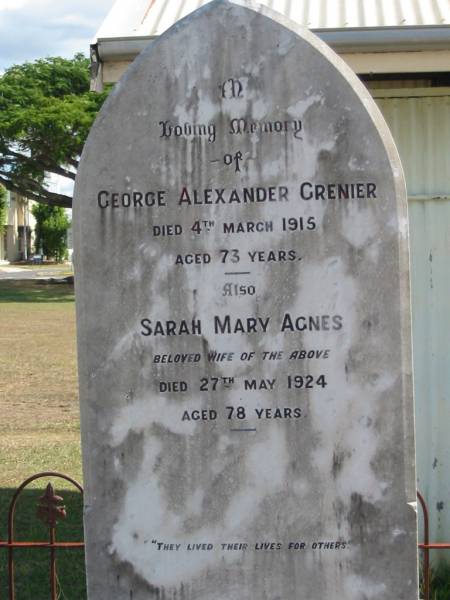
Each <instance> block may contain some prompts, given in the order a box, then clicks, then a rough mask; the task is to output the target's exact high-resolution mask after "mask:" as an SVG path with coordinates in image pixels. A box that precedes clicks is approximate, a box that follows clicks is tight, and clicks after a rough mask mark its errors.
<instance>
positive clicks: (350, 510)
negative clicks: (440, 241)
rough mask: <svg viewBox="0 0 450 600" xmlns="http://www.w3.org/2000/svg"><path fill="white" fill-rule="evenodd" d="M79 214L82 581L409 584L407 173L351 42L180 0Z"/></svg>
mask: <svg viewBox="0 0 450 600" xmlns="http://www.w3.org/2000/svg"><path fill="white" fill-rule="evenodd" d="M74 235H75V259H76V294H77V320H78V340H79V372H80V398H81V416H82V439H83V457H84V476H85V486H86V500H85V502H86V505H85V526H86V544H87V547H86V552H87V574H88V592H89V598H90V600H103V599H104V600H110V599H112V598H114V599H115V600H118V599H127V600H141V599H151V598H155V599H156V598H158V599H166V600H175V599H177V600H179V599H184V600H294V599H295V600H387V599H392V600H394V599H395V600H412V599H413V598H417V564H416V549H417V540H416V513H415V479H414V440H413V405H412V387H411V347H410V304H409V276H408V237H407V213H406V196H405V187H404V182H403V176H402V171H401V166H400V163H399V160H398V157H397V153H396V150H395V147H394V144H393V141H392V138H391V136H390V134H389V132H388V130H387V128H386V125H385V124H384V121H383V119H382V117H381V116H380V113H379V112H378V110H377V108H376V107H375V105H374V103H373V101H372V99H371V98H370V96H369V94H368V93H367V91H366V90H365V89H364V87H363V86H362V84H361V83H360V82H359V81H358V80H357V78H356V77H355V76H354V75H353V74H352V73H351V72H350V70H349V69H348V68H347V67H346V66H345V65H344V64H343V62H342V61H341V60H340V59H339V58H338V57H336V55H335V54H334V53H333V52H331V51H330V50H329V49H328V48H327V47H326V46H325V45H324V44H323V43H321V42H320V41H319V40H318V39H317V38H315V37H314V36H313V35H312V34H310V33H309V32H307V31H305V30H303V29H300V28H299V27H297V26H296V25H295V24H293V23H292V22H289V21H287V20H286V19H284V18H283V17H281V16H280V15H277V14H275V13H273V12H271V11H269V10H268V9H266V8H262V7H260V6H258V5H253V4H251V3H247V2H231V1H227V0H219V1H216V2H212V3H210V4H209V5H207V6H205V7H204V8H202V9H200V10H198V11H197V12H195V13H193V14H192V15H191V16H189V17H188V18H186V19H184V20H182V21H180V22H179V23H177V24H176V25H175V26H174V27H172V28H171V29H170V30H169V31H168V32H167V33H165V34H164V35H163V36H162V37H161V38H160V39H158V40H157V41H155V42H153V43H152V44H151V45H150V46H149V47H148V49H147V50H146V51H144V52H143V54H142V55H141V56H140V57H139V58H138V59H137V60H136V61H135V62H134V64H133V65H132V66H131V67H130V69H129V70H128V72H127V74H126V75H125V77H124V78H123V79H122V80H121V81H120V82H119V84H118V85H117V86H116V89H115V90H114V91H113V93H112V94H111V96H110V97H109V99H108V100H107V102H106V104H105V106H104V107H103V109H102V111H101V113H100V115H99V117H98V119H97V121H96V124H95V126H94V127H93V129H92V132H91V134H90V137H89V140H88V142H87V144H86V148H85V150H84V153H83V157H82V162H81V166H80V169H79V175H78V178H77V184H76V196H75V202H74Z"/></svg>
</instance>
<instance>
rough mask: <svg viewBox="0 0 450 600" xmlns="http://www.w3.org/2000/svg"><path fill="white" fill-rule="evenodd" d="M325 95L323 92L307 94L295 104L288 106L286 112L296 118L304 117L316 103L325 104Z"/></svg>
mask: <svg viewBox="0 0 450 600" xmlns="http://www.w3.org/2000/svg"><path fill="white" fill-rule="evenodd" d="M323 103H324V97H323V96H322V94H313V95H310V96H306V98H303V99H302V100H298V101H297V102H296V103H295V104H291V105H290V106H288V108H287V110H286V112H287V113H288V114H289V115H290V116H291V117H293V118H295V119H302V118H303V117H304V116H305V113H306V111H307V110H308V109H309V108H310V107H311V106H314V105H315V104H317V105H323Z"/></svg>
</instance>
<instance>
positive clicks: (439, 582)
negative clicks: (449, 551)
mask: <svg viewBox="0 0 450 600" xmlns="http://www.w3.org/2000/svg"><path fill="white" fill-rule="evenodd" d="M430 598H431V600H449V598H450V565H449V564H448V563H447V562H442V563H439V564H438V565H436V566H433V567H432V568H431V576H430Z"/></svg>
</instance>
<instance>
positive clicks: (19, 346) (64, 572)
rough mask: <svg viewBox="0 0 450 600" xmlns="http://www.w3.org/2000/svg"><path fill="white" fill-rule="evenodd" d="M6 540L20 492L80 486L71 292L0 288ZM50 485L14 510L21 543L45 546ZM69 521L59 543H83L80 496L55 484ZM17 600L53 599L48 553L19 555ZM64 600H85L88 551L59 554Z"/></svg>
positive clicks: (2, 560) (54, 287)
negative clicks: (54, 474) (42, 501)
mask: <svg viewBox="0 0 450 600" xmlns="http://www.w3.org/2000/svg"><path fill="white" fill-rule="evenodd" d="M0 315H1V318H0V327H1V344H0V382H1V385H0V465H1V468H0V539H5V538H6V535H7V532H6V515H7V510H8V505H9V501H10V498H11V496H12V494H13V492H14V490H15V488H16V487H17V486H18V485H19V484H20V483H21V482H22V481H23V480H24V479H26V478H27V477H29V476H30V475H32V474H34V473H36V472H38V471H43V470H45V471H60V472H61V471H62V472H64V473H66V474H68V475H70V476H71V477H72V478H74V479H76V480H78V481H80V482H81V458H80V440H79V412H78V395H77V394H78V392H77V371H76V351H75V306H74V295H73V287H71V286H69V285H67V284H38V283H36V282H34V281H26V282H25V281H21V282H18V281H0ZM49 481H50V480H49V479H48V478H46V479H43V480H40V481H37V482H35V483H34V484H33V485H32V486H31V487H30V488H27V491H26V492H25V493H24V495H23V497H22V498H21V500H20V502H19V503H18V505H17V509H16V532H17V538H18V539H19V540H25V539H31V540H38V539H40V540H45V539H46V537H47V532H46V529H45V527H44V526H43V525H42V524H41V523H40V521H39V520H37V518H36V504H37V501H38V498H39V497H40V496H41V495H42V493H43V490H44V489H45V486H46V485H47V483H48V482H49ZM52 483H53V485H54V487H55V490H56V492H57V493H58V495H60V496H62V497H63V498H64V504H65V505H66V509H67V519H66V520H65V521H64V522H62V523H61V524H60V525H58V527H57V539H60V540H63V539H64V541H79V540H82V538H83V534H82V502H81V496H80V494H79V493H78V492H76V491H74V488H72V487H71V486H70V484H68V483H66V482H64V481H62V480H58V479H54V480H52ZM15 561H16V592H17V600H47V599H48V598H49V586H48V552H47V551H46V550H35V549H33V550H22V549H20V550H16V551H15ZM57 561H58V563H57V564H58V579H59V597H60V598H61V599H67V600H83V599H84V598H85V597H86V593H85V582H84V558H83V552H82V551H80V550H79V549H76V550H60V551H58V553H57ZM6 565H7V552H6V550H4V549H2V550H0V598H3V597H6V595H7V592H6V590H7V581H6V576H7V571H6Z"/></svg>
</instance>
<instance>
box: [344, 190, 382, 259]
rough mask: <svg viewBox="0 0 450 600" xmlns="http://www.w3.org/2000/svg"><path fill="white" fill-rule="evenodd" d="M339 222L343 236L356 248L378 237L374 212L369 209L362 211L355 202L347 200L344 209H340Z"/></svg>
mask: <svg viewBox="0 0 450 600" xmlns="http://www.w3.org/2000/svg"><path fill="white" fill-rule="evenodd" d="M367 202H370V200H367ZM341 223H342V225H341V231H342V234H343V236H344V237H345V239H346V240H348V241H349V242H350V243H351V244H352V246H355V247H356V248H362V247H365V246H367V245H368V244H369V243H371V242H373V241H376V240H377V239H378V233H379V232H378V227H377V223H376V221H375V217H374V214H373V213H372V212H371V211H370V210H364V211H362V210H361V208H360V207H359V206H358V204H357V203H355V202H349V203H348V204H347V206H346V210H345V211H342V218H341Z"/></svg>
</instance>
